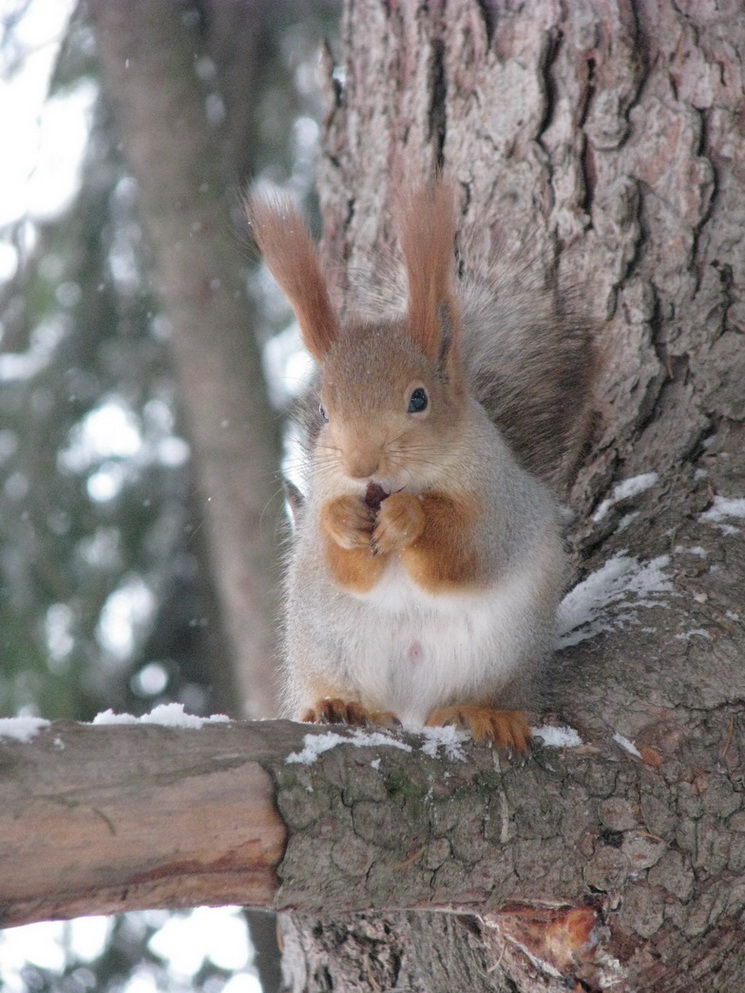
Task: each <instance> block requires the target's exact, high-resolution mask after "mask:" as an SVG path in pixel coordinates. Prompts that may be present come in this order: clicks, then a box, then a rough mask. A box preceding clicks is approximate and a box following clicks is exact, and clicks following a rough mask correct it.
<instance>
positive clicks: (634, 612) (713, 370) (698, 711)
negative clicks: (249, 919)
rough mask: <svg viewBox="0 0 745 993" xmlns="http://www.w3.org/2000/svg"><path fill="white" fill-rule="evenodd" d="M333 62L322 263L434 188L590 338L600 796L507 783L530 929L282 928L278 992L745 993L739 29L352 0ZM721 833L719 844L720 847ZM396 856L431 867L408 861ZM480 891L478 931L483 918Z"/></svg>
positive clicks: (609, 14) (580, 785) (590, 658)
mask: <svg viewBox="0 0 745 993" xmlns="http://www.w3.org/2000/svg"><path fill="white" fill-rule="evenodd" d="M344 44H345V51H344V64H343V67H342V71H341V72H338V73H335V74H334V77H333V78H332V77H331V76H329V83H328V91H329V99H330V102H331V107H330V111H329V116H328V119H327V126H326V133H325V155H324V157H323V159H322V162H321V168H320V180H319V185H320V193H321V200H322V206H323V212H324V216H325V219H326V228H325V239H324V248H325V251H326V253H327V254H328V256H329V258H330V259H331V260H339V259H345V260H348V269H349V271H352V270H353V269H365V268H369V267H370V264H369V262H368V260H369V259H370V258H371V257H374V254H373V253H374V252H375V251H376V249H377V248H379V247H381V246H385V244H386V239H388V238H389V237H390V226H389V225H388V224H384V223H381V218H386V217H387V213H388V210H389V207H390V204H391V200H392V197H393V195H394V194H395V190H396V189H397V187H398V186H399V185H400V183H401V181H402V178H403V177H404V176H409V177H413V178H414V179H418V178H426V177H427V176H429V175H431V174H432V171H433V170H434V168H435V167H436V166H438V165H441V166H443V167H444V168H445V170H446V171H447V173H448V174H449V175H450V176H452V177H453V179H454V180H455V182H456V185H457V187H458V189H459V190H460V200H461V208H462V210H463V225H464V229H468V230H469V231H471V232H472V233H471V239H472V240H473V241H474V243H475V244H476V246H477V247H478V245H479V244H482V245H483V244H485V243H488V242H489V240H490V239H491V238H492V237H493V236H494V235H497V236H499V237H500V238H501V239H502V241H503V242H506V243H507V244H509V243H510V242H511V241H512V240H515V239H516V240H518V241H520V240H523V241H524V242H527V244H528V246H529V251H530V252H531V253H532V254H533V255H535V257H536V258H541V259H546V258H549V259H550V258H551V257H552V256H553V257H554V259H555V263H556V268H557V271H558V278H559V283H560V285H561V286H562V287H564V289H565V290H566V292H570V293H572V294H573V296H574V298H575V300H579V301H583V302H584V304H585V306H586V307H587V309H588V310H589V311H590V312H591V314H592V316H593V317H594V319H595V321H596V322H597V324H598V328H599V331H598V337H599V341H600V343H601V347H602V353H603V359H604V361H603V371H602V376H601V382H600V384H599V388H598V394H597V395H598V416H597V423H596V427H595V432H594V437H593V439H592V445H591V449H590V451H589V452H588V453H587V456H586V459H585V461H584V464H583V467H582V468H581V471H580V472H579V474H578V477H577V479H576V482H575V485H574V487H573V489H572V493H571V501H570V502H571V505H572V507H573V509H574V511H575V512H576V515H577V517H576V523H575V525H574V527H573V528H572V533H571V541H572V546H573V549H574V552H575V563H576V579H578V580H585V581H586V585H584V586H582V587H580V589H579V590H578V592H577V593H576V594H573V596H572V598H570V600H569V601H568V602H567V606H566V611H565V617H564V621H565V623H566V626H567V628H568V629H571V628H572V627H574V628H575V630H574V631H573V632H572V631H570V630H567V632H566V634H565V637H564V639H563V644H564V645H565V648H564V650H563V651H562V652H561V653H560V654H559V657H558V659H557V662H556V665H555V670H554V671H555V676H556V678H555V683H556V685H555V687H554V688H555V690H556V693H557V700H558V706H559V708H560V710H561V713H562V717H563V718H564V719H565V720H567V721H568V722H569V723H571V725H572V726H573V727H575V728H577V729H578V730H579V732H580V735H581V736H582V738H583V739H584V740H585V741H588V742H592V743H593V744H595V745H597V746H598V747H599V748H600V751H599V752H597V753H595V754H594V755H592V756H591V757H587V758H586V759H585V760H584V762H585V775H586V777H587V778H586V779H584V778H583V777H580V778H578V776H577V773H576V770H574V769H570V768H567V767H565V766H564V765H563V764H562V765H561V766H560V767H559V766H557V769H559V770H560V771H558V772H557V775H558V777H559V778H558V781H557V783H556V786H555V789H547V788H546V786H545V784H543V783H540V784H539V783H537V782H536V780H535V765H534V763H531V764H529V765H528V766H527V767H526V768H525V769H523V770H520V771H515V772H514V776H515V780H514V790H515V793H516V794H520V796H521V797H523V796H524V795H525V794H533V795H534V803H535V804H536V809H535V811H534V814H535V816H534V817H530V818H528V819H527V820H516V819H514V818H513V817H512V816H510V817H509V820H508V823H509V828H508V832H507V833H508V835H509V837H510V838H511V846H510V853H509V857H508V859H507V861H508V864H509V865H510V866H513V867H515V868H516V869H518V867H519V869H518V871H519V876H520V879H521V880H523V881H524V885H525V889H524V891H523V893H522V896H521V897H520V899H522V900H524V901H525V902H524V903H523V904H521V906H520V908H519V909H518V910H517V911H514V912H512V911H511V912H510V915H508V916H507V917H506V918H505V916H504V914H502V916H500V917H498V918H496V919H495V918H492V917H491V916H490V914H489V913H487V914H486V916H484V915H483V914H482V915H481V917H480V919H479V920H478V921H476V922H475V923H474V922H471V923H470V924H469V925H468V926H465V927H464V926H461V924H459V923H458V921H457V920H454V919H453V918H451V917H448V916H435V917H432V916H422V915H408V916H406V917H405V918H401V917H396V918H389V917H385V918H381V917H379V916H375V917H372V918H359V917H357V918H354V919H351V920H341V919H340V918H339V916H338V914H336V913H335V914H333V915H331V911H332V910H333V911H337V910H339V909H340V905H339V901H338V900H337V901H332V900H327V901H326V902H325V903H324V904H323V906H324V910H325V914H326V917H325V918H324V919H316V918H307V917H306V918H302V919H298V918H293V919H292V920H290V919H286V920H285V925H284V927H285V948H286V954H285V963H286V971H287V976H288V981H289V982H290V983H291V985H292V988H293V989H295V990H332V989H338V990H342V989H343V990H345V991H350V990H368V989H386V988H405V989H407V990H422V991H425V990H426V991H427V993H434V991H437V990H442V991H452V990H465V989H468V990H469V991H470V990H482V989H483V990H487V989H490V990H501V989H510V990H514V989H520V990H524V991H528V990H538V989H541V990H544V989H564V988H566V986H565V985H564V983H565V981H573V982H574V983H575V984H576V988H583V989H593V990H594V989H604V988H613V989H615V990H617V989H629V990H640V989H654V990H655V991H673V990H690V989H694V988H696V989H717V990H739V989H740V988H741V985H742V974H743V971H744V970H745V953H743V950H742V942H741V940H740V938H738V937H737V934H738V928H739V927H741V926H742V918H743V906H744V901H745V875H744V872H745V841H744V840H743V839H744V838H745V834H743V832H744V831H745V808H744V807H743V776H742V751H741V747H742V746H741V735H742V730H743V724H742V720H743V710H742V701H743V699H745V650H744V649H743V644H744V642H743V605H742V577H743V574H744V572H743V570H744V568H745V543H744V542H743V537H742V526H743V524H742V518H743V517H745V501H744V500H743V497H744V496H745V453H744V451H743V448H744V446H743V433H742V421H743V419H744V418H745V387H744V386H743V384H745V337H744V336H743V317H744V316H745V311H744V309H743V302H742V289H741V287H742V278H743V277H742V273H743V271H745V243H744V240H743V237H744V236H743V231H745V197H744V196H743V192H744V190H743V176H745V136H744V134H743V125H742V111H743V97H744V94H743V70H742V65H743V54H744V53H745V15H744V14H743V12H742V8H741V5H739V4H736V3H732V2H727V0H712V2H711V3H708V4H706V5H703V4H696V3H685V4H680V3H674V2H673V0H603V2H600V0H592V2H590V0H586V2H578V3H571V4H561V3H558V2H551V0H528V2H526V3H521V4H512V3H509V2H505V0H491V2H480V0H433V2H431V3H429V4H426V5H423V4H414V3H411V4H409V3H401V4H386V3H382V2H381V0H355V2H354V3H351V2H349V3H348V4H347V8H346V15H345V25H344ZM345 289H346V286H345V284H344V277H343V276H342V277H341V285H340V290H341V293H342V295H343V293H344V291H345ZM629 480H631V481H632V482H629V483H627V485H626V486H625V487H623V486H620V485H619V484H621V483H623V482H624V481H629ZM614 736H616V737H617V740H618V741H620V742H622V743H624V742H626V741H628V742H629V743H633V747H634V748H635V749H636V750H637V752H638V754H639V756H640V759H639V760H638V761H639V762H640V763H641V764H639V765H637V766H635V773H634V775H633V776H632V777H631V778H629V776H628V775H627V772H626V771H624V770H626V769H627V768H628V762H624V763H622V764H621V765H619V762H618V756H614V755H611V754H610V753H609V752H608V750H607V746H608V742H609V741H611V740H612V739H613V737H614ZM552 764H554V765H555V763H552ZM580 780H581V781H580ZM573 798H574V803H571V802H570V803H569V808H570V812H569V814H568V815H566V816H565V812H564V811H565V808H564V806H563V804H564V802H567V801H571V800H572V799H573ZM588 804H589V807H588ZM589 810H594V811H595V812H594V813H592V814H589V817H590V820H589V821H588V822H585V820H584V819H585V817H586V816H588V811H589ZM461 816H463V817H465V818H468V817H469V816H470V814H469V813H468V810H464V811H463V812H462V813H461ZM580 823H586V830H585V829H584V828H583V830H582V831H580V832H579V833H578V834H575V833H574V830H573V828H574V826H577V825H579V824H580ZM466 824H467V826H464V836H465V837H466V838H472V837H473V834H472V830H471V827H470V821H467V822H466ZM590 824H592V825H593V826H592V827H591V826H590ZM722 825H726V826H727V828H728V830H731V831H732V833H731V834H730V835H729V838H728V840H727V841H726V842H721V843H720V841H719V840H718V838H719V830H720V828H721V827H722ZM389 829H390V826H389V825H388V824H387V823H386V824H385V825H381V826H380V830H381V831H386V830H389ZM492 831H493V828H492ZM434 837H435V838H436V837H437V833H436V832H435V835H434ZM480 837H481V838H482V841H481V844H482V847H488V846H489V845H490V844H492V837H493V834H490V833H489V832H486V833H485V834H484V835H482V836H480ZM431 841H432V839H430V842H431ZM350 844H351V842H350ZM352 851H354V849H353V848H352ZM480 854H481V851H480V850H479V852H478V853H477V852H471V853H470V855H469V856H464V857H466V858H470V859H472V860H477V858H478V857H480ZM350 857H351V856H350ZM407 857H411V858H412V859H414V860H415V861H416V859H417V858H419V863H422V869H423V871H424V868H425V867H426V858H427V857H428V856H420V857H418V856H417V855H416V846H415V845H413V844H412V847H411V852H410V854H409V856H406V855H402V865H403V864H406V859H407ZM419 863H418V864H419ZM402 872H403V870H402ZM495 892H496V891H494V892H493V893H492V899H491V900H489V901H485V905H486V904H488V905H489V906H494V905H496V904H499V899H494V896H495ZM503 896H504V898H505V899H515V896H516V894H514V893H513V894H511V895H510V896H509V897H507V896H506V895H504V894H503ZM385 902H386V901H379V905H382V904H384V903H385ZM477 902H478V901H477ZM554 903H559V904H561V905H562V906H571V907H574V908H576V909H577V910H578V911H579V910H581V909H582V908H585V907H587V906H592V907H594V908H596V910H597V913H598V915H599V920H600V922H601V923H600V926H599V928H598V929H597V930H596V931H595V937H596V939H597V944H596V945H595V946H594V947H593V949H592V951H587V950H586V949H585V950H584V951H583V950H582V949H581V948H575V949H574V951H573V953H572V954H571V955H569V956H567V957H566V958H565V959H564V960H563V961H559V959H560V958H561V956H558V957H552V955H551V954H550V952H549V951H548V949H549V947H550V945H551V940H552V935H555V929H554V930H552V927H553V925H551V924H550V922H551V921H552V920H553V918H552V916H551V911H550V910H547V909H546V908H547V907H549V908H550V907H552V906H553V905H554ZM389 905H390V902H389ZM331 916H333V920H332V919H331ZM579 920H582V918H581V917H580V918H579ZM579 930H581V928H580V929H579ZM565 933H571V927H570V928H569V929H568V931H567V932H565ZM531 956H532V957H531ZM588 956H589V958H588ZM590 960H592V961H593V962H594V963H595V964H594V965H591V964H590ZM552 970H553V971H552Z"/></svg>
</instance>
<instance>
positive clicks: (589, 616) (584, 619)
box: [557, 551, 675, 648]
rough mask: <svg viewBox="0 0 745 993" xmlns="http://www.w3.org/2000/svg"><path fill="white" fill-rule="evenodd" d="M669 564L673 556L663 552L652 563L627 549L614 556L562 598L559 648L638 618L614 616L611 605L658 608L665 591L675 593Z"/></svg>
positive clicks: (627, 615) (630, 615)
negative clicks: (627, 552)
mask: <svg viewBox="0 0 745 993" xmlns="http://www.w3.org/2000/svg"><path fill="white" fill-rule="evenodd" d="M669 565H670V556H669V555H659V556H657V558H655V559H651V560H650V561H648V562H640V561H639V560H638V559H636V558H634V557H633V556H630V555H627V554H626V552H624V551H622V552H619V553H618V554H617V555H614V556H613V558H612V559H610V560H609V561H608V562H606V563H605V565H604V566H602V567H601V568H600V569H598V570H596V571H595V572H593V573H591V574H590V575H589V576H588V577H587V579H585V580H583V581H582V582H581V583H578V584H577V585H576V586H575V587H574V589H573V590H570V591H569V593H567V595H566V596H565V597H564V599H563V600H562V602H561V605H560V607H559V613H558V628H559V639H558V643H557V648H568V647H570V646H571V645H577V644H579V642H581V641H585V640H586V639H588V638H594V637H595V636H596V635H598V634H600V633H601V632H603V631H613V630H615V629H616V628H619V627H623V626H624V625H625V624H626V623H627V622H629V621H632V620H634V615H633V612H629V613H626V614H623V615H616V616H611V615H610V613H609V612H608V608H609V607H611V606H616V605H620V604H626V603H627V604H628V605H629V607H654V606H657V605H658V604H659V603H660V595H661V594H663V593H666V594H669V595H674V594H675V591H674V587H673V584H672V581H671V579H670V577H669V575H668V574H667V573H666V571H665V570H666V569H667V567H668V566H669Z"/></svg>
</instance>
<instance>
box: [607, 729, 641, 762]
mask: <svg viewBox="0 0 745 993" xmlns="http://www.w3.org/2000/svg"><path fill="white" fill-rule="evenodd" d="M613 740H614V741H615V743H616V744H617V745H620V746H621V748H623V750H624V751H625V752H628V753H629V755H633V756H634V757H635V758H637V759H640V758H641V757H642V753H641V752H640V751H639V749H638V748H637V747H636V745H635V744H634V743H633V742H632V741H629V739H628V738H624V736H623V735H622V734H619V733H618V731H616V733H615V734H614V735H613Z"/></svg>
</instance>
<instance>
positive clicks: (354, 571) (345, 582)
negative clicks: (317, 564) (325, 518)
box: [325, 538, 388, 593]
mask: <svg viewBox="0 0 745 993" xmlns="http://www.w3.org/2000/svg"><path fill="white" fill-rule="evenodd" d="M325 554H326V565H327V566H328V568H329V571H330V572H331V575H332V576H333V578H334V582H336V583H337V584H338V585H339V586H340V587H341V588H342V589H343V590H348V591H349V592H351V593H368V592H369V591H370V590H371V589H372V588H373V586H375V584H376V583H377V582H378V580H379V579H380V577H381V576H382V574H383V570H384V569H385V567H386V565H387V563H388V556H387V555H385V554H383V553H381V554H380V555H373V553H372V550H371V549H370V548H342V547H341V546H340V545H337V544H336V542H335V541H334V540H333V539H331V538H327V539H326V549H325Z"/></svg>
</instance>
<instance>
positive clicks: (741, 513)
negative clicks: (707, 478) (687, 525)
mask: <svg viewBox="0 0 745 993" xmlns="http://www.w3.org/2000/svg"><path fill="white" fill-rule="evenodd" d="M725 517H736V518H740V519H742V518H745V498H743V497H723V496H715V497H714V502H713V503H712V505H711V507H709V509H708V510H705V511H704V512H703V514H699V517H698V519H699V520H700V521H704V522H705V523H707V524H715V525H716V526H717V527H718V528H719V530H720V531H721V532H722V534H728V535H729V534H739V533H740V530H741V529H740V528H736V527H734V526H733V525H732V524H727V523H725V520H724V519H725Z"/></svg>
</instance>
